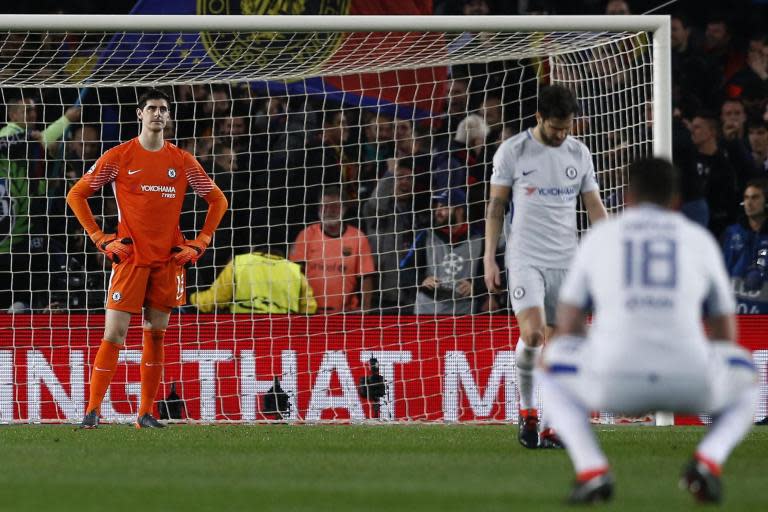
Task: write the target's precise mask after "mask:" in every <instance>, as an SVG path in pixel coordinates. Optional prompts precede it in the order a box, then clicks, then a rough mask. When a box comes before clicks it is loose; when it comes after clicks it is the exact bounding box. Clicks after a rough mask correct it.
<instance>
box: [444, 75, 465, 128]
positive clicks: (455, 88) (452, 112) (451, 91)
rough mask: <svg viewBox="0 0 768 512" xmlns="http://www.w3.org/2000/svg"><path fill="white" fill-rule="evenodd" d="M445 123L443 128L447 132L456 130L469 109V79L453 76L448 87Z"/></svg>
mask: <svg viewBox="0 0 768 512" xmlns="http://www.w3.org/2000/svg"><path fill="white" fill-rule="evenodd" d="M446 111H447V113H448V114H447V123H446V126H445V129H446V131H447V132H449V133H453V132H455V131H456V127H457V126H459V123H460V122H461V120H462V119H464V118H465V117H467V112H468V111H469V81H468V80H465V79H458V78H454V79H452V80H451V82H450V86H449V88H448V108H447V109H446Z"/></svg>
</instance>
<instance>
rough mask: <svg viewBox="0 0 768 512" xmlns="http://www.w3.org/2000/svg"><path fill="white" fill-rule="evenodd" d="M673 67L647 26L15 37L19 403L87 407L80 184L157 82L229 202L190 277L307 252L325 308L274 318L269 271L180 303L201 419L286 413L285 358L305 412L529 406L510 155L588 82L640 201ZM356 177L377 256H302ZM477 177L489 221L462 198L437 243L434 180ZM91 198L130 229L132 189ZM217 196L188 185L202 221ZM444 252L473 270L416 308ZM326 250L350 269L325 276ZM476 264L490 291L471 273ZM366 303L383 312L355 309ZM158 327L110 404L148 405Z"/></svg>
mask: <svg viewBox="0 0 768 512" xmlns="http://www.w3.org/2000/svg"><path fill="white" fill-rule="evenodd" d="M651 76H652V59H651V47H650V46H649V43H648V35H647V34H645V33H587V32H552V33H455V34H451V33H429V32H426V33H413V32H409V33H405V34H401V33H349V34H339V33H334V34H324V33H311V32H310V33H302V34H282V33H237V34H232V33H202V34H197V33H178V32H166V33H154V34H153V33H30V32H8V33H5V34H0V83H2V88H0V94H2V102H3V104H4V105H5V110H6V118H7V120H8V122H9V123H10V124H8V123H7V125H6V127H5V128H4V129H3V130H5V131H4V132H3V133H4V134H5V137H4V138H3V140H2V142H1V143H2V145H3V148H4V152H5V153H6V154H7V158H5V159H4V161H3V162H1V163H0V178H1V179H2V180H3V187H4V188H2V198H0V200H1V201H2V207H3V210H2V212H0V213H1V214H2V215H3V220H2V223H3V232H2V236H4V237H5V239H4V242H3V243H4V244H5V245H4V246H0V251H2V252H1V253H0V259H2V264H3V266H2V268H0V272H2V273H3V276H2V279H0V288H2V290H1V291H0V295H2V297H1V298H2V301H3V303H2V304H0V307H2V308H8V307H12V308H14V309H15V310H16V311H28V312H30V313H32V314H31V315H23V316H22V315H8V316H3V317H2V319H0V323H1V325H0V329H2V333H3V336H2V340H0V421H2V422H5V421H65V420H66V421H79V420H80V419H81V417H82V413H83V412H84V411H83V409H84V404H85V401H86V398H87V392H88V376H89V374H90V364H91V362H92V361H93V358H94V355H95V350H96V348H97V347H98V342H99V340H100V338H101V334H102V329H103V321H104V320H103V307H104V299H105V291H106V286H107V282H108V279H109V264H108V263H107V264H105V262H104V260H103V258H102V257H101V256H100V255H99V254H98V253H97V252H96V251H95V249H94V248H93V246H92V245H91V244H90V242H89V241H88V240H87V238H85V237H83V236H82V229H81V228H80V226H79V224H78V223H77V221H76V219H74V217H73V216H72V215H71V213H70V212H68V211H67V209H66V206H65V202H64V197H65V194H66V192H67V190H68V189H69V187H71V186H72V184H73V183H74V181H76V180H77V179H78V178H79V177H80V176H82V175H83V173H84V172H85V171H87V170H88V169H89V168H90V166H91V165H92V164H93V162H94V161H95V160H96V159H97V158H98V157H99V155H101V154H102V153H103V152H104V151H106V150H107V149H109V148H110V147H113V146H114V145H116V144H117V143H119V142H121V141H125V140H128V139H130V138H132V137H134V136H136V135H137V133H138V124H137V122H136V112H135V110H136V101H137V98H138V96H139V95H140V94H141V92H142V91H143V89H144V87H145V86H150V85H151V86H160V87H162V88H163V89H164V90H166V91H168V92H169V93H170V95H171V97H172V100H173V107H172V111H173V116H172V117H173V122H172V125H171V126H170V127H169V128H168V129H167V133H166V137H167V138H168V139H170V140H171V141H173V142H174V143H176V144H177V145H178V146H180V147H181V148H183V149H186V150H187V151H189V152H190V153H192V154H194V155H195V156H196V157H197V159H198V160H199V161H200V162H201V163H202V165H203V166H204V168H205V169H206V170H207V172H208V173H209V174H210V176H211V177H212V178H213V179H214V180H215V181H216V183H217V184H218V185H219V187H220V188H221V189H222V190H223V191H224V193H225V195H226V196H227V198H228V199H229V202H230V211H229V212H228V213H227V215H226V216H225V218H224V220H223V221H222V224H221V226H220V227H219V229H218V230H217V232H216V236H215V240H214V243H213V245H212V248H211V249H209V250H208V251H207V252H206V254H205V255H204V257H203V258H202V259H201V260H200V262H199V263H198V264H197V266H196V267H194V268H191V269H190V270H189V273H188V282H189V289H188V293H189V294H192V293H193V292H200V291H204V290H208V289H209V288H210V287H211V285H212V284H213V283H214V282H215V280H216V279H217V277H218V276H221V274H222V272H223V270H224V269H225V267H226V265H227V263H228V262H229V261H230V260H231V259H232V258H233V257H235V256H237V255H240V254H245V253H249V252H250V251H251V250H253V249H256V248H258V250H260V251H265V252H266V251H268V250H269V251H272V252H278V251H282V252H283V254H286V255H287V254H289V253H290V252H291V251H293V255H294V259H297V260H300V261H303V262H305V266H304V270H305V272H306V273H307V275H308V277H309V284H310V287H311V288H312V289H313V295H314V298H315V299H316V302H317V305H318V314H316V315H314V316H311V317H306V316H304V315H301V314H288V315H265V314H259V313H261V312H263V311H267V310H268V307H267V306H265V305H264V304H265V303H269V302H270V301H272V299H274V296H276V293H277V291H276V290H277V289H278V288H280V287H281V283H280V282H277V281H275V282H269V283H267V284H264V285H263V289H264V290H266V295H267V296H266V297H255V296H254V295H257V293H256V292H255V291H253V290H256V288H257V287H254V289H253V290H252V291H253V293H251V294H249V295H250V296H249V297H247V298H243V297H236V296H234V295H232V293H233V292H230V296H229V298H228V299H226V300H225V299H222V298H221V296H218V297H217V296H216V295H217V293H218V292H216V291H214V292H209V293H210V295H208V296H207V298H206V299H202V298H201V296H197V301H196V302H197V304H198V306H199V309H195V308H193V307H190V308H187V309H185V310H183V312H182V314H180V315H174V316H173V319H172V325H171V326H170V327H169V330H168V333H167V337H166V340H167V343H166V347H167V348H166V365H165V374H164V386H162V389H161V394H162V396H163V397H164V396H166V395H168V393H169V392H170V385H171V383H175V391H176V393H177V394H178V395H180V396H181V398H182V399H183V400H184V403H185V407H184V409H183V411H182V413H180V414H181V416H182V417H183V418H187V419H192V420H202V421H214V420H232V421H255V420H264V419H275V418H276V416H275V415H274V414H269V412H268V411H269V410H273V409H274V406H272V405H270V403H269V401H267V403H265V402H264V398H265V394H268V393H267V392H268V390H269V389H270V388H272V387H273V378H274V377H277V378H278V379H279V381H280V384H281V387H282V389H283V390H284V391H285V393H286V395H285V398H287V400H288V403H289V404H290V407H289V408H288V409H286V408H285V407H283V408H282V409H283V410H284V414H285V416H286V417H289V418H290V419H292V420H307V421H315V420H342V421H347V420H350V419H351V420H362V419H365V418H372V417H380V418H382V419H385V420H400V421H469V420H474V421H514V420H516V417H517V408H516V406H515V403H516V398H515V394H516V385H515V375H514V351H513V349H512V348H511V347H512V344H513V342H514V341H515V340H516V339H517V337H518V333H517V327H516V324H515V321H514V317H513V316H512V314H511V311H510V310H509V306H508V300H507V297H506V294H503V295H500V296H490V295H489V294H488V293H487V292H486V291H485V289H484V286H483V283H482V281H483V279H482V266H481V261H482V255H481V250H480V249H481V248H482V233H483V222H484V221H483V216H484V203H485V199H486V196H487V188H488V180H489V177H490V173H491V170H492V169H491V159H492V157H493V153H494V152H495V150H496V148H497V147H498V145H499V144H500V143H501V142H502V141H503V140H505V139H506V138H508V137H509V136H511V135H512V134H515V133H518V132H520V131H522V130H524V129H527V128H529V127H531V126H532V125H533V124H534V123H535V119H534V114H535V111H536V98H537V94H538V90H539V88H540V87H541V85H543V84H546V83H561V84H565V85H567V86H568V87H571V88H572V89H573V90H574V91H575V92H576V94H577V96H578V98H579V100H580V103H581V105H582V110H583V112H582V114H581V115H579V116H578V118H577V120H576V124H575V135H576V136H577V137H579V138H580V139H581V140H582V141H583V142H585V143H586V144H587V145H588V146H589V148H590V149H591V150H592V153H593V157H594V162H595V166H596V169H597V175H598V180H599V181H600V184H601V188H602V194H603V198H604V200H605V203H606V206H607V207H608V208H609V210H610V211H615V210H618V209H620V208H621V207H622V205H623V197H622V184H623V179H622V176H621V173H620V169H621V167H622V166H623V165H624V164H625V163H626V162H627V161H629V160H630V159H632V158H635V157H637V156H640V155H647V154H649V153H650V152H651V142H652V138H651V136H652V134H651V118H650V111H651V106H652V100H653V98H652V91H651V89H652V88H651ZM74 105H78V106H77V107H75V106H74ZM62 115H64V116H65V118H67V119H68V120H67V121H60V118H61V116H62ZM57 123H58V124H57ZM14 126H15V127H16V128H14ZM9 127H10V128H9ZM1 135H2V134H0V136H1ZM334 185H338V186H341V187H343V191H344V194H345V195H346V196H347V197H348V199H349V200H348V201H347V202H346V204H345V211H344V213H343V215H344V218H345V220H346V222H347V225H348V226H351V227H354V228H356V229H359V230H360V232H361V233H362V235H361V236H362V238H364V239H365V240H366V243H367V245H369V246H370V252H371V254H370V257H366V256H365V255H364V254H363V255H362V256H360V257H359V258H355V254H356V253H357V251H358V250H361V252H363V253H365V252H366V251H365V250H364V249H365V248H363V249H360V248H359V247H357V246H356V247H352V248H350V247H349V246H344V247H343V251H342V252H343V253H342V254H341V256H339V257H335V256H333V255H331V254H330V252H328V253H324V252H322V251H330V249H328V248H327V246H322V244H321V249H319V250H320V251H321V252H320V253H319V254H320V256H319V257H316V256H314V257H311V256H312V255H311V254H310V252H311V251H309V249H307V250H308V251H309V252H306V253H301V254H298V253H297V249H296V244H295V241H296V239H297V237H300V236H303V235H301V233H302V232H303V231H304V230H305V229H310V228H311V227H312V225H313V224H314V223H316V222H317V220H318V206H319V204H318V201H319V199H318V198H319V194H320V192H321V191H322V190H325V191H326V192H327V191H328V190H329V189H328V187H330V186H334ZM457 189H460V190H462V192H464V195H465V196H466V200H465V201H466V204H467V210H466V218H465V219H462V218H457V217H455V214H454V216H453V217H450V216H449V218H448V220H447V221H446V222H447V224H446V225H445V226H444V233H448V232H449V231H450V232H451V234H450V235H448V236H454V235H455V236H458V237H465V238H466V239H467V240H469V241H470V243H467V244H466V249H465V252H463V253H459V252H458V251H448V252H447V253H446V254H443V255H441V258H442V259H441V260H440V261H439V262H431V261H429V258H430V257H431V256H429V254H431V253H429V252H426V251H425V250H424V249H423V245H424V244H425V243H426V242H425V240H427V239H429V237H430V236H432V235H431V234H432V233H435V232H437V231H439V230H440V226H439V225H438V224H439V223H440V222H441V221H440V220H439V219H438V215H437V214H436V213H435V211H434V208H433V203H432V197H433V196H434V195H435V194H440V193H442V192H445V191H446V190H451V191H453V190H457ZM90 204H91V207H92V209H93V211H94V213H95V214H96V215H97V217H98V219H99V222H100V223H102V224H103V226H104V231H105V232H112V231H114V228H115V225H116V223H117V208H116V205H115V201H114V197H113V196H112V192H111V191H110V190H109V189H108V188H104V189H103V190H102V192H101V193H100V194H97V196H95V197H94V198H92V199H91V200H90ZM205 211H206V205H205V203H204V201H202V200H201V199H198V198H197V197H196V196H194V195H192V194H190V195H189V196H188V197H187V198H186V202H185V206H184V210H183V214H182V218H181V227H182V230H183V231H184V233H185V234H186V235H187V237H190V236H194V234H195V233H196V232H197V230H199V228H200V227H201V225H202V222H203V220H204V217H205ZM158 214H159V215H161V214H162V212H158ZM464 220H466V222H467V224H466V228H465V230H464V231H462V230H461V229H457V228H461V226H462V225H463V221H464ZM582 226H584V224H582ZM582 229H583V227H582ZM305 234H306V233H305ZM315 242H316V241H315ZM315 245H317V244H316V243H315ZM315 245H313V246H312V247H315ZM307 246H308V247H309V243H308V244H307ZM348 251H349V254H348ZM312 254H315V255H316V254H317V253H312ZM366 258H367V259H368V261H367V262H366ZM499 261H500V262H501V261H502V260H501V259H499ZM431 266H441V267H442V268H444V269H447V270H448V271H450V272H453V273H454V274H455V275H457V276H460V277H456V278H455V279H453V280H452V281H449V286H447V287H445V288H443V289H441V288H440V287H438V290H437V292H435V294H434V296H433V297H432V299H433V302H434V304H433V305H432V307H433V310H431V311H432V313H429V314H423V315H420V316H414V315H413V314H414V312H415V307H414V304H415V302H416V301H417V297H418V293H419V290H420V284H421V283H422V282H423V279H424V277H425V275H428V273H429V268H431ZM317 269H322V270H323V271H328V269H331V270H334V269H335V270H334V272H336V273H337V274H339V275H338V276H337V278H333V279H331V278H318V277H317V276H316V274H317ZM275 272H277V271H275ZM460 272H463V273H460ZM459 273H460V274H459ZM264 275H266V277H264V279H268V278H269V273H266V274H264ZM274 275H276V274H273V276H274ZM462 279H463V280H466V281H467V282H469V283H470V287H469V289H468V290H465V291H462V292H459V291H457V287H458V284H457V283H458V282H459V281H461V280H462ZM230 284H231V282H230ZM254 286H255V285H254ZM367 286H370V287H371V292H370V301H371V302H370V303H369V302H368V300H369V294H368V293H366V292H365V288H366V287H367ZM219 291H220V290H219ZM422 291H423V290H422ZM257 299H258V300H257ZM193 302H194V301H193ZM361 305H362V306H369V310H368V311H366V314H364V315H358V314H350V313H358V312H360V306H361ZM273 311H274V310H273ZM446 313H447V314H448V316H446V315H445V314H446ZM489 313H494V314H489ZM136 320H138V319H136ZM140 340H141V335H140V329H138V328H133V329H132V330H131V333H130V334H129V337H128V341H127V347H126V349H125V350H123V352H122V355H121V359H120V361H121V363H120V366H119V369H118V372H117V374H116V376H115V379H114V381H113V384H112V387H111V389H110V392H109V395H108V396H107V400H106V401H105V404H104V406H103V407H102V415H103V416H104V417H105V418H107V419H111V420H114V421H131V420H132V419H133V418H134V415H135V413H136V408H137V397H138V394H139V391H138V389H139V388H138V380H139V378H138V374H139V370H138V364H137V363H138V361H139V359H140V353H141V349H140V343H141V341H140ZM372 359H375V360H376V362H375V363H373V365H372ZM372 366H374V367H378V373H377V372H376V371H375V369H373V368H372ZM376 375H380V376H381V377H382V378H383V379H381V380H379V379H378V378H377V377H375V376H376ZM361 379H362V380H361ZM277 401H278V402H280V400H277ZM171 405H173V403H172V404H171ZM270 407H273V409H270ZM278 408H279V407H278ZM161 412H162V410H161ZM175 415H177V414H176V413H171V417H174V416H175Z"/></svg>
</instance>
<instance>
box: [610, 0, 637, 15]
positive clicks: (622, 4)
mask: <svg viewBox="0 0 768 512" xmlns="http://www.w3.org/2000/svg"><path fill="white" fill-rule="evenodd" d="M605 14H609V15H612V16H625V15H627V14H632V11H631V10H630V9H629V4H628V3H627V2H626V1H625V0H608V3H607V4H606V5H605Z"/></svg>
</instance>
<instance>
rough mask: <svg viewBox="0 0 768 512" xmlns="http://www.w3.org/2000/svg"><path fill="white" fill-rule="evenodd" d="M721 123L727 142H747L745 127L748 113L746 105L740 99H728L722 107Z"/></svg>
mask: <svg viewBox="0 0 768 512" xmlns="http://www.w3.org/2000/svg"><path fill="white" fill-rule="evenodd" d="M720 122H721V123H722V131H723V138H724V139H725V140H734V139H737V140H743V141H745V140H746V133H745V130H744V125H745V124H746V122H747V112H746V110H745V109H744V103H743V102H742V101H741V100H740V99H738V98H728V99H726V100H725V101H723V104H722V105H721V106H720Z"/></svg>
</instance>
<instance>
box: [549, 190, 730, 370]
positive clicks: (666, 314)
mask: <svg viewBox="0 0 768 512" xmlns="http://www.w3.org/2000/svg"><path fill="white" fill-rule="evenodd" d="M560 302H562V303H566V304H572V305H575V306H579V307H582V308H588V307H589V306H590V305H592V306H593V308H594V316H593V321H592V327H591V329H590V331H589V338H590V339H591V340H592V343H593V347H594V352H593V354H594V357H595V361H594V363H595V366H596V368H595V369H596V370H599V371H603V372H612V371H615V372H621V371H622V370H624V371H626V370H628V369H633V370H651V371H653V370H658V371H664V370H666V371H678V372H679V371H681V370H683V371H684V370H685V368H702V367H703V366H701V365H704V364H706V362H707V357H708V354H709V350H708V343H709V342H708V341H707V337H706V335H705V333H704V329H703V326H702V320H701V318H702V312H706V313H708V314H709V315H712V316H717V315H723V314H730V313H733V312H734V310H735V307H736V305H735V301H734V298H733V293H732V291H731V286H730V283H729V281H728V275H727V273H726V270H725V264H724V262H723V256H722V253H721V251H720V248H719V246H718V245H717V243H716V241H715V239H714V238H713V237H712V235H710V234H709V232H708V231H706V230H704V229H703V228H701V227H700V226H698V225H697V224H694V223H693V222H690V221H689V220H687V219H686V218H685V217H683V216H682V215H680V214H678V213H675V212H672V211H669V210H665V209H662V208H659V207H655V206H651V205H642V206H639V207H635V208H629V209H627V210H626V212H625V213H624V214H623V215H621V216H620V217H616V218H612V219H609V220H607V221H605V222H601V223H600V224H598V225H596V226H595V227H594V228H593V229H592V230H590V232H589V233H588V234H587V235H586V236H585V237H584V238H583V239H582V243H581V246H580V247H579V249H578V251H577V253H576V256H575V258H574V261H573V265H572V266H571V269H570V271H569V272H568V276H567V277H566V279H565V282H564V283H563V286H562V288H561V289H560Z"/></svg>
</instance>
